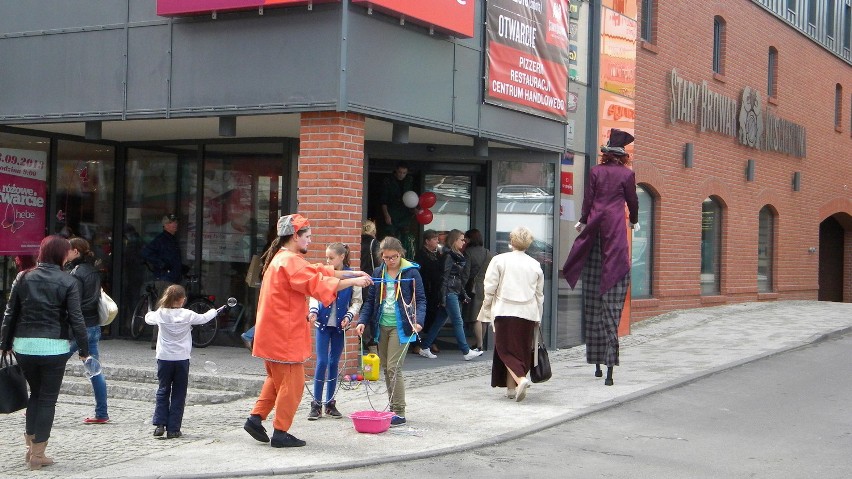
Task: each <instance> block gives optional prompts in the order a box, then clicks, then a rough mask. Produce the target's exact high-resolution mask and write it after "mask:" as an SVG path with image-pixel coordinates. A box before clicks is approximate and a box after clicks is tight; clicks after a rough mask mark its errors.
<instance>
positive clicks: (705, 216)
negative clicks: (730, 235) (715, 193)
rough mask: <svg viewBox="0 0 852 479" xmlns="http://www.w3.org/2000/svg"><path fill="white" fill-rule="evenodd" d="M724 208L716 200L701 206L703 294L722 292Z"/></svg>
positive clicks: (706, 201)
mask: <svg viewBox="0 0 852 479" xmlns="http://www.w3.org/2000/svg"><path fill="white" fill-rule="evenodd" d="M721 265H722V206H721V205H720V204H719V202H718V201H717V200H715V199H714V198H707V199H706V200H704V202H703V203H702V204H701V294H702V295H717V294H719V293H720V291H721V274H720V268H721Z"/></svg>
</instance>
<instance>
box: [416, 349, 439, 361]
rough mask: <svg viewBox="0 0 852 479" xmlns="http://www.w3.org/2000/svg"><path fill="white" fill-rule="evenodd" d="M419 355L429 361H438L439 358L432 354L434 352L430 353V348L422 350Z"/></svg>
mask: <svg viewBox="0 0 852 479" xmlns="http://www.w3.org/2000/svg"><path fill="white" fill-rule="evenodd" d="M417 354H419V355H421V356H423V357H424V358H428V359H437V358H438V356H436V355H434V354H432V351H429V348H420V352H419V353H417Z"/></svg>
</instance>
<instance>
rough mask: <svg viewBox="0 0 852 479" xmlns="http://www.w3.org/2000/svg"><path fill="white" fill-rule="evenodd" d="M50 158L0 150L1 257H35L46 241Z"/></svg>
mask: <svg viewBox="0 0 852 479" xmlns="http://www.w3.org/2000/svg"><path fill="white" fill-rule="evenodd" d="M46 197H47V154H46V153H45V152H43V151H30V150H13V149H8V148H0V214H2V215H3V216H2V222H0V226H2V228H0V254H2V255H8V256H14V255H21V254H35V253H37V252H38V246H39V243H41V240H42V239H43V238H44V224H45V223H44V221H45V217H44V215H45V211H46V210H47V208H46Z"/></svg>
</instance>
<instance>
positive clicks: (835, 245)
mask: <svg viewBox="0 0 852 479" xmlns="http://www.w3.org/2000/svg"><path fill="white" fill-rule="evenodd" d="M840 220H845V221H844V223H849V224H850V225H852V218H850V217H849V216H848V215H842V216H841V215H840V214H838V215H834V216H830V217H828V218H826V219H825V220H824V221H823V222H822V223H820V225H819V294H818V299H819V300H820V301H836V302H843V286H844V284H845V278H844V276H843V266H844V264H845V261H846V258H845V257H844V237H845V234H846V230H845V229H844V227H843V224H841V221H840ZM848 230H850V231H852V226H850V228H848Z"/></svg>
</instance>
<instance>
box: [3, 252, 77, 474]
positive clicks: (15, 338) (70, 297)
mask: <svg viewBox="0 0 852 479" xmlns="http://www.w3.org/2000/svg"><path fill="white" fill-rule="evenodd" d="M69 251H71V243H69V242H68V240H67V239H65V238H63V237H61V236H58V235H53V236H48V237H47V238H44V239H43V240H41V244H40V245H39V251H38V260H37V261H38V262H37V264H36V267H35V268H32V269H29V270H26V271H23V272H21V273H19V274H18V276H17V277H16V278H15V281H14V282H13V283H12V289H11V292H10V293H9V301H8V302H7V303H6V312H5V314H4V315H3V323H2V325H0V350H2V352H3V354H4V355H5V354H10V353H11V352H12V351H13V350H14V352H15V357H16V358H17V360H18V364H20V365H21V369H22V370H23V372H24V377H26V379H27V384H29V387H30V397H29V400H28V401H27V411H26V418H27V419H26V430H25V432H24V442H25V443H26V445H27V453H26V456H25V457H24V460H25V461H26V462H27V463H28V464H29V467H30V469H31V470H35V469H41V467H42V466H49V465H51V464H53V463H54V462H53V459H52V458H50V457H48V456H46V455H45V449H47V440H48V439H49V438H50V431H51V429H52V428H53V418H54V415H55V414H56V400H57V398H58V397H59V388H60V387H61V386H62V378H63V376H64V375H65V364H66V363H67V362H68V358H70V357H71V354H73V353H72V352H71V345H70V341H69V340H71V339H72V335H73V339H75V340H76V341H77V344H78V345H79V347H80V349H79V351H78V353H77V354H78V355H79V357H80V360H82V361H85V360H86V359H88V357H89V341H88V336H87V335H86V321H85V319H83V312H82V311H81V310H80V286H79V285H78V284H77V280H75V279H74V278H72V277H71V276H70V275H69V274H68V273H65V272H63V271H62V265H64V264H65V262H66V261H67V259H68V252H69Z"/></svg>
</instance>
